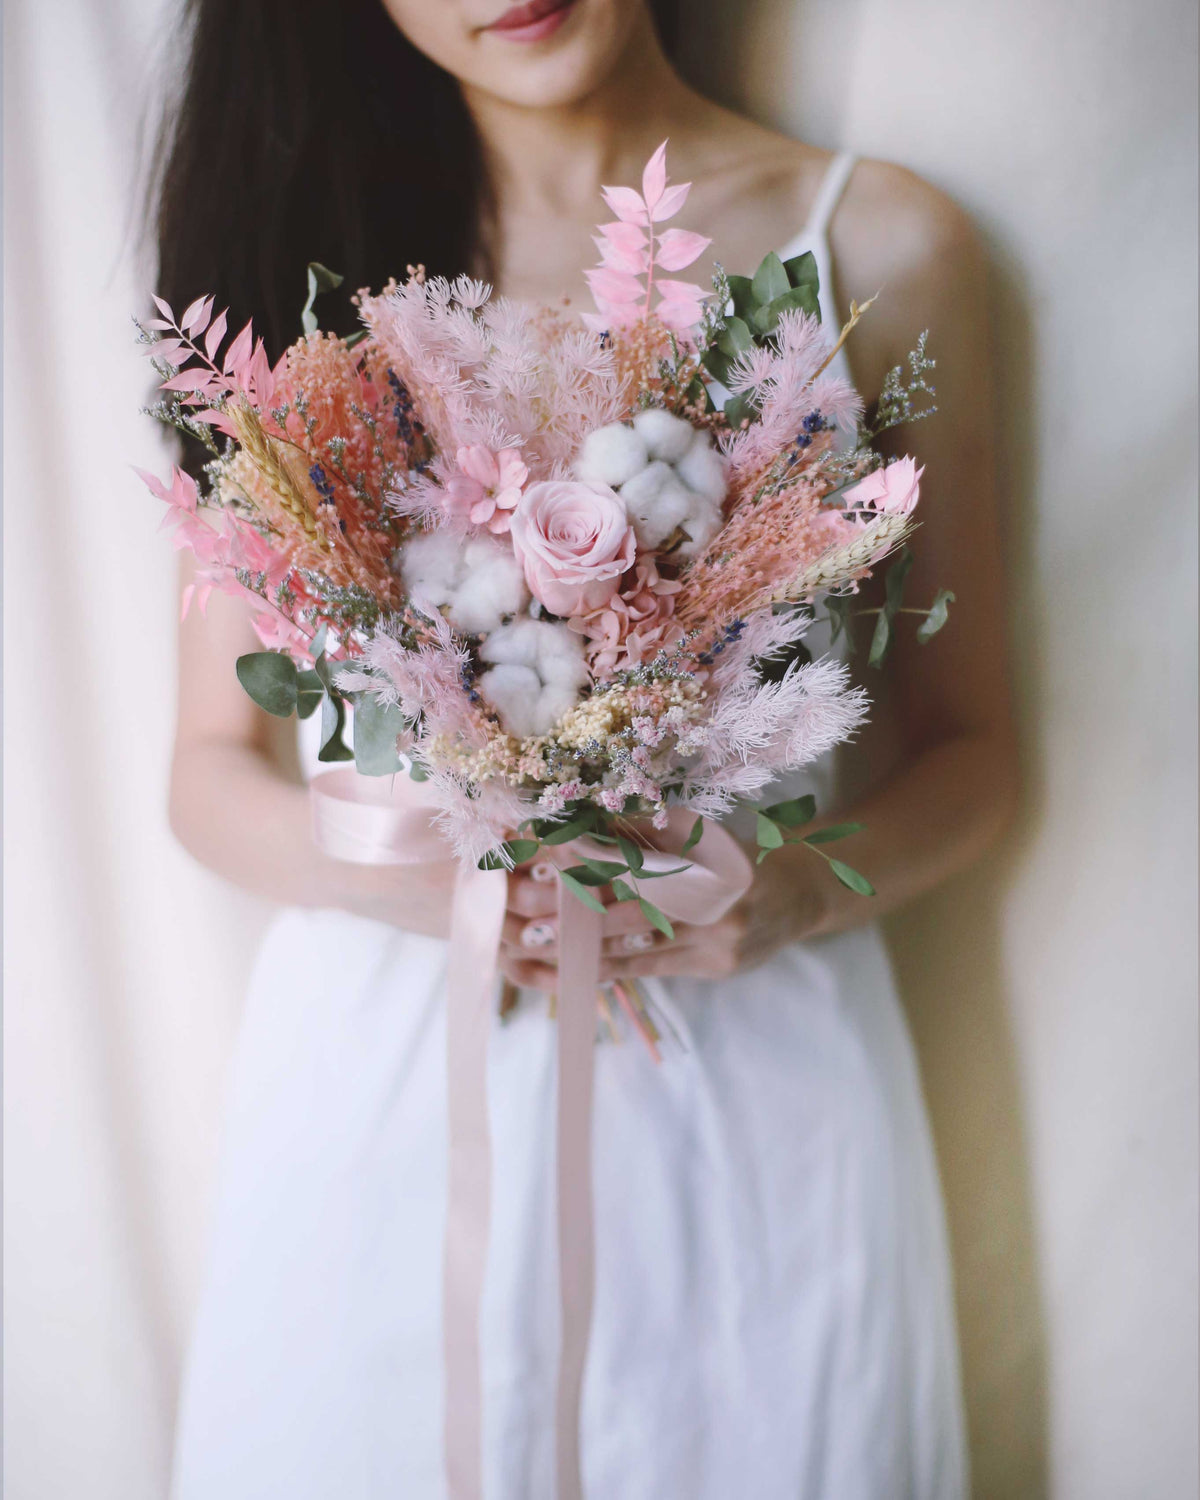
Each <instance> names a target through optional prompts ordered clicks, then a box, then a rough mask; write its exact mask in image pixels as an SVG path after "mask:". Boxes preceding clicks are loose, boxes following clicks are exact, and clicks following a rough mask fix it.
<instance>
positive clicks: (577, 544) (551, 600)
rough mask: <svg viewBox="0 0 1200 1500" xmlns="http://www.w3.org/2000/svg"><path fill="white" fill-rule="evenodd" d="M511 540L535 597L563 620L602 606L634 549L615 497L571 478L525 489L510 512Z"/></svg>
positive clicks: (629, 564)
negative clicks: (561, 616) (565, 617)
mask: <svg viewBox="0 0 1200 1500" xmlns="http://www.w3.org/2000/svg"><path fill="white" fill-rule="evenodd" d="M512 542H513V549H514V550H515V552H516V554H517V556H518V557H519V558H520V559H521V563H522V566H523V567H524V569H525V582H526V583H527V584H528V585H529V590H530V592H531V593H532V594H533V596H534V598H535V599H539V600H540V601H541V603H542V604H544V605H545V607H546V608H547V609H548V610H549V611H550V612H551V613H552V614H556V615H564V616H569V615H585V614H590V613H591V612H592V611H593V610H596V609H600V608H601V607H602V606H603V605H605V604H607V603H608V601H609V600H610V599H611V598H612V596H613V595H614V594H615V593H616V591H617V586H618V585H619V583H620V581H621V574H622V573H625V572H627V571H628V569H629V568H631V567H632V566H633V559H634V551H635V548H636V546H637V542H636V538H635V537H634V534H633V527H632V526H630V524H629V518H628V516H627V515H626V514H625V502H624V501H623V500H622V499H621V497H620V495H618V494H617V492H616V491H615V490H612V489H609V487H608V485H606V484H582V483H578V482H577V481H575V480H570V479H549V480H545V481H543V482H542V483H541V484H532V485H530V486H529V488H528V489H527V490H526V491H525V492H524V494H522V496H521V498H520V500H519V502H518V503H517V508H516V510H515V511H514V512H513V518H512Z"/></svg>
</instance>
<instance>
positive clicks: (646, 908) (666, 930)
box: [638, 896, 675, 938]
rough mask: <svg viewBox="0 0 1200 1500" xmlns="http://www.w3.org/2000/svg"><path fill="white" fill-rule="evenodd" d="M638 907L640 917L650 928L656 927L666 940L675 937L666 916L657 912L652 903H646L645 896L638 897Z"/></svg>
mask: <svg viewBox="0 0 1200 1500" xmlns="http://www.w3.org/2000/svg"><path fill="white" fill-rule="evenodd" d="M638 906H639V908H640V909H641V913H642V916H644V917H645V919H646V921H647V922H649V923H650V925H651V926H652V927H657V928H658V930H659V932H661V933H663V934H664V936H666V937H668V938H673V937H674V936H675V929H674V928H673V927H672V926H671V923H670V922H669V921H668V919H667V914H666V913H665V912H661V911H659V909H658V907H657V906H655V904H654V902H653V901H647V900H646V898H645V896H639V897H638Z"/></svg>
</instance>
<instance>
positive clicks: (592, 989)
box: [311, 770, 752, 1500]
mask: <svg viewBox="0 0 1200 1500" xmlns="http://www.w3.org/2000/svg"><path fill="white" fill-rule="evenodd" d="M311 795H312V807H313V826H314V832H315V835H316V839H317V843H318V844H319V845H320V847H321V848H322V849H323V850H324V851H325V853H327V854H329V855H331V856H332V857H333V858H335V859H341V860H347V861H350V862H352V863H355V864H371V865H402V864H425V863H429V862H431V861H439V862H442V863H444V862H445V859H446V852H447V851H446V844H445V842H444V840H443V839H442V837H441V835H440V833H439V832H438V830H437V828H436V826H435V822H434V818H435V815H436V813H437V806H436V804H434V803H433V802H432V801H431V800H430V798H429V797H428V795H427V794H426V793H424V792H423V790H422V787H421V785H420V784H419V783H415V782H412V781H410V780H409V779H408V778H407V777H396V778H391V779H384V778H375V777H366V776H361V775H359V774H358V772H356V771H354V770H345V771H329V772H326V773H324V774H322V775H320V776H318V777H316V778H315V780H314V781H313V783H312V788H311ZM693 822H694V818H693V817H692V816H691V815H689V814H685V813H683V812H682V810H678V811H676V812H674V813H673V814H672V815H671V817H670V819H669V821H668V824H667V827H666V828H665V829H663V830H662V831H661V833H656V834H655V844H656V847H655V848H653V849H649V850H647V851H646V852H645V855H644V863H645V867H646V869H647V870H648V871H659V870H662V869H671V870H673V871H676V873H673V874H664V875H661V876H660V877H659V878H658V879H657V880H656V881H655V900H656V904H657V905H658V906H659V907H660V908H661V910H663V911H664V912H666V914H667V915H668V916H669V917H672V918H674V919H675V920H676V921H682V922H690V923H693V924H697V925H704V924H707V923H710V922H716V921H718V920H719V919H720V918H721V917H722V916H723V915H724V914H725V913H726V912H727V911H728V910H729V909H730V907H732V906H733V905H734V903H735V902H736V901H738V900H739V899H740V897H741V896H742V895H743V894H744V893H745V892H746V890H747V889H748V888H749V885H750V881H751V878H752V870H751V866H750V862H749V861H748V860H747V858H746V856H745V854H743V852H742V850H741V848H740V846H739V845H738V844H737V842H736V841H735V840H734V839H733V838H732V837H731V836H730V835H729V834H728V833H726V832H725V831H724V829H721V828H719V827H714V826H710V827H709V828H708V829H707V830H706V832H705V835H704V838H703V840H702V841H701V844H702V847H701V846H697V847H696V848H695V849H694V850H691V851H689V852H688V854H687V855H682V854H681V853H680V852H679V851H680V850H681V849H682V848H683V845H684V843H685V842H686V839H687V835H688V832H689V830H690V828H691V825H692V823H693ZM587 844H588V841H587V840H586V839H580V840H578V841H576V843H575V844H572V845H560V846H558V847H557V848H556V849H555V854H556V856H557V857H563V856H564V855H565V857H566V859H567V860H568V861H569V859H570V855H571V853H572V852H578V851H580V850H584V851H585V852H586V850H587ZM597 852H599V851H597ZM681 864H682V866H683V867H682V868H680V866H681ZM506 898H507V881H506V878H505V876H504V872H503V871H494V870H492V871H485V870H479V869H477V868H476V867H475V866H473V865H468V864H466V863H462V864H460V866H459V872H458V879H457V881H456V882H455V888H454V899H453V907H452V914H451V930H450V957H449V965H448V968H447V973H446V1002H447V1012H446V1047H447V1069H448V1074H447V1090H448V1094H447V1097H448V1106H447V1108H448V1137H449V1171H448V1183H447V1220H446V1247H445V1261H444V1267H445V1280H444V1287H443V1339H444V1349H445V1440H446V1475H447V1483H448V1487H449V1495H450V1500H482V1496H483V1455H482V1429H483V1389H482V1376H481V1360H480V1338H479V1328H480V1306H481V1302H482V1297H483V1284H484V1276H485V1273H486V1266H487V1244H488V1226H489V1219H490V1214H491V1144H490V1137H489V1129H488V1111H487V1048H488V1036H489V1033H490V1030H491V1024H492V1008H493V1007H492V999H493V992H494V988H495V978H496V960H497V955H498V953H499V947H500V934H501V929H502V926H503V922H504V912H505V906H506ZM558 903H559V906H558V917H559V954H560V958H559V990H558V1120H557V1143H556V1144H557V1164H556V1170H557V1184H558V1249H559V1288H560V1296H561V1303H562V1342H561V1348H560V1354H559V1370H558V1394H557V1403H556V1413H555V1422H556V1454H557V1460H556V1463H557V1475H558V1487H557V1488H558V1500H582V1496H583V1486H582V1479H581V1470H580V1459H579V1407H580V1397H581V1394H582V1390H583V1373H584V1365H585V1362H586V1358H587V1346H588V1334H589V1329H590V1325H591V1315H592V1289H593V1270H594V1246H593V1224H592V1177H591V1151H592V1141H591V1122H592V1078H593V1045H594V1042H595V1034H596V1013H595V995H596V988H597V984H598V976H599V971H600V949H601V938H602V931H603V927H602V924H603V918H602V917H601V916H600V915H599V913H597V912H594V911H592V910H591V909H590V908H589V907H587V906H584V905H583V903H582V902H580V901H578V900H576V898H575V897H574V896H573V895H572V894H571V893H570V892H568V891H567V890H566V889H565V887H563V885H562V884H561V883H560V885H559V896H558Z"/></svg>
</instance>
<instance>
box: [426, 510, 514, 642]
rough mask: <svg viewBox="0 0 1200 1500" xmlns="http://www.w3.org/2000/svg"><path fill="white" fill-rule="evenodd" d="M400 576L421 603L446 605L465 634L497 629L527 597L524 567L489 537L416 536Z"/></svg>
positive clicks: (452, 619)
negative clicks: (466, 539) (465, 539)
mask: <svg viewBox="0 0 1200 1500" xmlns="http://www.w3.org/2000/svg"><path fill="white" fill-rule="evenodd" d="M400 571H401V576H402V577H403V579H404V583H405V587H406V588H407V589H408V591H409V593H410V594H411V595H412V596H413V599H414V600H415V601H416V602H417V603H418V604H422V603H423V604H425V605H426V606H428V607H432V608H435V609H437V608H440V607H442V606H445V607H446V610H447V615H448V617H449V620H450V623H451V624H452V625H455V626H457V628H458V629H459V630H462V631H464V632H465V633H466V634H467V635H484V634H486V633H487V632H488V631H489V630H495V629H496V627H497V626H498V625H500V624H501V623H502V621H503V620H504V619H505V617H506V616H508V615H513V614H516V613H517V611H518V610H520V609H523V608H524V607H525V604H526V602H527V600H528V598H529V593H528V590H527V589H526V587H525V577H524V574H523V572H522V571H521V565H520V563H519V562H518V561H517V559H516V557H515V556H514V555H513V553H512V551H511V549H510V548H508V547H506V546H505V545H504V544H503V543H502V542H498V541H496V540H495V539H494V538H493V537H490V536H479V537H472V538H471V540H470V541H468V542H466V543H464V542H463V541H462V539H461V537H456V536H450V535H448V534H447V533H445V532H437V531H435V532H431V533H429V534H428V535H426V536H416V537H414V538H413V539H412V541H410V542H408V543H406V544H405V547H404V555H403V559H402V562H401V569H400Z"/></svg>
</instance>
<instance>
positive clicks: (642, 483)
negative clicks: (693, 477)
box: [621, 459, 675, 516]
mask: <svg viewBox="0 0 1200 1500" xmlns="http://www.w3.org/2000/svg"><path fill="white" fill-rule="evenodd" d="M674 479H675V471H674V469H672V467H671V465H670V464H666V463H663V462H662V461H661V460H660V459H655V460H654V461H653V462H652V463H648V464H647V465H646V467H645V468H644V469H642V470H641V471H640V473H637V474H635V475H634V476H633V478H632V479H627V480H626V481H625V483H624V484H623V485H622V486H621V499H622V500H624V502H625V506H626V509H627V510H628V511H629V513H630V515H631V516H637V515H645V514H646V513H647V512H648V511H649V510H650V508H651V507H652V506H653V504H654V502H655V501H656V500H657V499H658V492H659V491H660V490H661V489H662V487H663V485H664V484H667V483H668V482H669V481H670V482H673V481H674Z"/></svg>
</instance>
